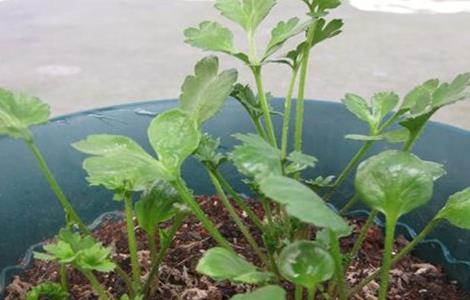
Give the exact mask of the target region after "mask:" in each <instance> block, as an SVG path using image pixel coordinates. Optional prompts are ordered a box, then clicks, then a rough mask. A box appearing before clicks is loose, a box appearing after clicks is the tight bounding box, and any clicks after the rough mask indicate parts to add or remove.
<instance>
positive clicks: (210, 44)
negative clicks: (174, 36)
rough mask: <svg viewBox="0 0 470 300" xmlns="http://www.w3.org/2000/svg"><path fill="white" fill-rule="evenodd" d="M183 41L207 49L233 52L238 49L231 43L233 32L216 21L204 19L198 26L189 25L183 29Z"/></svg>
mask: <svg viewBox="0 0 470 300" xmlns="http://www.w3.org/2000/svg"><path fill="white" fill-rule="evenodd" d="M184 36H185V37H186V40H185V43H187V44H189V45H191V46H193V47H197V48H200V49H202V50H209V51H221V52H224V53H227V54H235V53H237V52H238V51H237V50H236V49H235V47H234V45H233V33H232V32H231V31H230V29H228V28H225V27H222V26H221V25H220V24H218V23H217V22H211V21H204V22H202V23H201V24H199V27H198V28H195V27H191V28H188V29H186V30H185V31H184Z"/></svg>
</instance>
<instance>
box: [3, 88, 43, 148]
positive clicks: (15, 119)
mask: <svg viewBox="0 0 470 300" xmlns="http://www.w3.org/2000/svg"><path fill="white" fill-rule="evenodd" d="M49 115H50V109H49V106H48V105H47V104H46V103H44V102H42V101H41V100H39V99H38V98H35V97H30V96H27V95H24V94H18V93H13V92H10V91H7V90H4V89H2V88H0V135H2V134H6V135H8V136H10V137H12V138H15V139H26V140H27V139H30V138H31V137H30V134H29V130H28V128H29V127H30V126H32V125H38V124H44V123H47V121H48V119H49Z"/></svg>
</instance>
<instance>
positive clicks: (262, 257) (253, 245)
mask: <svg viewBox="0 0 470 300" xmlns="http://www.w3.org/2000/svg"><path fill="white" fill-rule="evenodd" d="M208 170H209V176H210V178H211V180H212V183H213V184H214V187H215V190H216V191H217V194H218V195H219V198H220V200H221V201H222V203H223V205H224V206H225V209H226V210H227V211H228V213H229V215H230V217H231V218H232V220H233V221H234V222H235V224H237V226H238V228H239V229H240V231H241V233H242V234H243V236H244V237H245V239H246V241H247V242H248V244H250V246H251V248H253V251H254V252H255V253H256V255H257V256H258V257H259V259H260V260H261V262H262V263H263V264H264V265H265V266H269V260H268V258H267V257H266V255H264V253H263V251H262V250H261V249H260V247H259V246H258V244H257V243H256V241H255V239H254V238H253V236H252V235H251V233H250V231H249V230H248V228H247V227H246V226H245V224H243V221H242V220H241V219H240V216H239V215H238V214H237V212H236V211H235V209H234V208H233V206H232V204H231V203H230V201H229V200H228V198H227V195H226V194H225V192H224V190H223V188H222V186H221V184H220V182H219V180H218V179H217V177H216V176H215V175H214V172H213V171H211V169H210V168H208Z"/></svg>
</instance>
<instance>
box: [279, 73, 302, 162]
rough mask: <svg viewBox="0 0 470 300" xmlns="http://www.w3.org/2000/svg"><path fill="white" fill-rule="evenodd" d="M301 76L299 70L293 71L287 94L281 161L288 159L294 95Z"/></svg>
mask: <svg viewBox="0 0 470 300" xmlns="http://www.w3.org/2000/svg"><path fill="white" fill-rule="evenodd" d="M298 74H299V68H294V69H293V71H292V77H291V81H290V84H289V90H288V92H287V96H286V99H285V101H284V120H283V123H282V139H281V159H282V160H284V159H285V158H286V157H287V145H288V143H289V124H290V119H291V114H292V95H293V94H294V87H295V82H296V80H297V75H298Z"/></svg>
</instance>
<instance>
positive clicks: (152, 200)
mask: <svg viewBox="0 0 470 300" xmlns="http://www.w3.org/2000/svg"><path fill="white" fill-rule="evenodd" d="M178 201H179V196H178V193H177V192H176V190H175V189H174V188H173V187H172V186H171V185H169V184H168V183H167V182H165V181H160V182H158V183H157V184H156V185H155V186H153V187H152V188H151V190H150V191H146V192H145V193H144V194H143V195H142V197H141V198H140V200H139V201H137V202H136V203H135V214H136V217H137V221H138V222H139V226H140V227H141V228H142V229H143V230H145V232H147V233H149V234H152V233H155V230H156V226H157V225H158V224H160V223H162V222H165V221H168V220H169V219H171V218H172V217H173V216H174V215H175V214H176V213H177V209H176V208H175V207H174V204H175V203H176V202H178Z"/></svg>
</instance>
